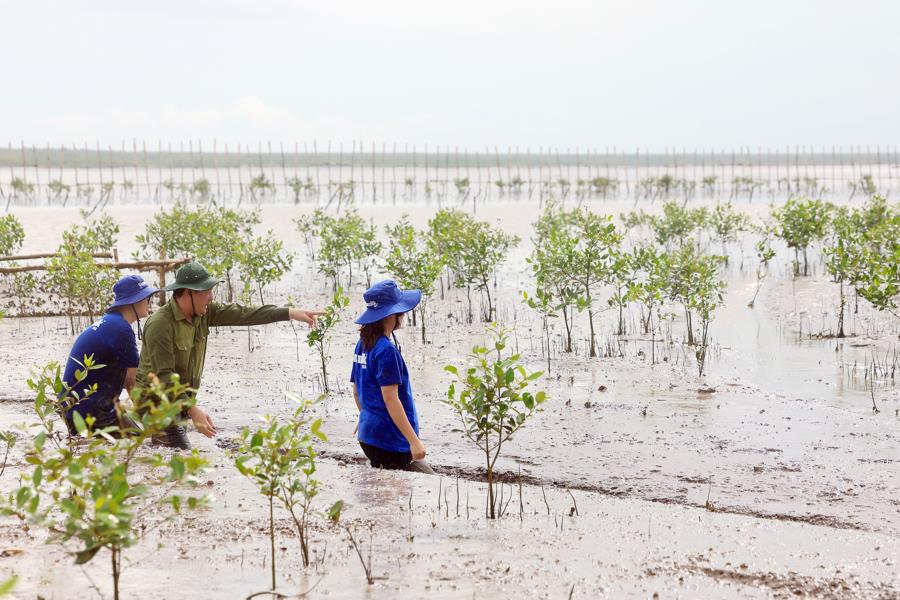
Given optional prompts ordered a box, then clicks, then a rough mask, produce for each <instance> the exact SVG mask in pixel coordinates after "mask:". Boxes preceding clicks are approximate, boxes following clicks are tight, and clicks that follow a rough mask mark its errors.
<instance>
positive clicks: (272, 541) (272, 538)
mask: <svg viewBox="0 0 900 600" xmlns="http://www.w3.org/2000/svg"><path fill="white" fill-rule="evenodd" d="M273 501H274V497H273V494H269V545H270V547H271V549H272V589H273V590H274V589H275V514H274V510H273V506H272V504H273Z"/></svg>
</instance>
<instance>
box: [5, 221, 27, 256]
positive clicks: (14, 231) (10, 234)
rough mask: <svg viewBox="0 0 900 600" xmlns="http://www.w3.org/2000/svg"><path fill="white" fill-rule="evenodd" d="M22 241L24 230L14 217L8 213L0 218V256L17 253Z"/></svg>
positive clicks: (23, 239)
mask: <svg viewBox="0 0 900 600" xmlns="http://www.w3.org/2000/svg"><path fill="white" fill-rule="evenodd" d="M24 241H25V229H24V228H23V227H22V223H21V222H19V219H18V218H16V215H14V214H12V213H9V214H8V215H4V216H2V217H0V255H4V254H12V253H14V252H16V251H18V250H19V248H21V247H22V243H23V242H24Z"/></svg>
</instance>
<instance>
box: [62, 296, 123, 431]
mask: <svg viewBox="0 0 900 600" xmlns="http://www.w3.org/2000/svg"><path fill="white" fill-rule="evenodd" d="M91 355H93V356H94V364H97V365H106V366H104V367H103V368H102V369H96V370H93V371H89V372H88V375H87V377H86V378H85V379H83V380H81V382H79V383H77V384H76V382H75V371H76V370H78V369H82V370H83V369H84V366H83V365H84V357H85V356H91ZM76 361H77V362H76ZM139 362H140V357H139V355H138V350H137V342H135V339H134V331H132V329H131V325H129V324H128V321H126V320H125V317H123V316H122V315H121V314H119V313H118V312H116V311H113V312H109V313H106V314H105V315H103V316H102V317H100V319H99V320H98V321H97V322H96V323H94V324H92V325H91V326H90V327H88V328H87V329H85V330H84V331H82V332H81V335H79V336H78V339H76V340H75V344H74V345H73V346H72V350H71V352H70V353H69V358H68V359H67V360H66V370H65V373H64V374H63V381H65V382H66V384H67V385H69V386H72V387H73V391H74V392H76V393H77V394H78V397H79V398H84V396H85V390H86V389H89V388H90V387H92V386H93V385H94V384H95V383H96V384H97V391H96V392H94V393H93V394H91V395H90V396H88V397H87V398H84V400H82V401H81V402H79V403H78V404H77V406H75V407H73V408H72V409H70V410H68V411H66V420H67V421H71V419H72V417H71V412H72V410H77V411H78V413H79V414H80V415H81V416H82V417H86V416H87V415H93V416H94V417H95V418H96V419H97V420H98V421H101V422H108V421H109V420H110V419H112V418H114V417H115V414H116V408H115V404H114V400H116V399H117V398H118V397H119V393H120V392H121V391H122V388H123V387H124V385H125V371H126V370H127V369H130V368H132V367H137V366H138V363H139Z"/></svg>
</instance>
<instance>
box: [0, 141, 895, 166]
mask: <svg viewBox="0 0 900 600" xmlns="http://www.w3.org/2000/svg"><path fill="white" fill-rule="evenodd" d="M525 165H528V166H535V167H540V166H545V167H567V166H586V167H607V168H617V167H622V168H639V167H665V168H679V167H703V166H706V167H716V166H732V167H764V166H776V165H778V166H784V165H810V166H850V165H900V155H898V151H897V148H896V147H889V148H881V147H875V148H873V147H869V146H866V147H854V148H849V149H848V148H832V149H830V150H827V149H820V150H815V149H813V148H812V147H807V146H795V147H785V148H780V149H775V148H772V149H759V148H757V149H755V150H751V149H750V148H738V149H730V150H687V149H673V150H671V151H663V152H648V151H646V150H634V149H632V150H620V149H616V148H602V149H596V148H591V149H581V148H566V149H559V148H547V147H538V148H526V149H523V148H520V147H516V148H511V147H506V148H498V147H489V148H482V149H474V150H473V149H471V148H468V149H463V148H458V147H455V146H447V145H443V146H442V145H435V146H431V145H424V146H418V145H409V144H365V143H362V142H357V143H351V144H347V143H344V144H336V143H321V142H307V143H291V144H282V143H274V144H273V143H259V144H255V145H247V144H244V145H225V144H214V145H213V146H212V148H210V146H209V145H206V146H204V145H202V144H201V143H199V142H196V143H195V142H187V143H177V144H172V143H158V142H157V143H153V144H150V143H146V142H136V141H132V142H129V143H122V144H121V145H120V147H119V148H113V147H110V146H100V145H98V144H96V143H95V144H83V145H80V146H78V145H71V146H65V147H46V146H44V147H37V146H33V145H25V144H23V143H19V144H13V143H7V145H6V147H5V148H0V167H10V168H11V167H19V168H21V167H37V168H72V167H77V168H95V167H99V168H121V167H149V168H198V169H199V168H235V167H242V166H250V167H259V168H267V167H268V168H271V167H326V166H346V167H360V168H373V167H374V168H378V167H382V168H383V167H426V168H427V167H432V168H460V167H463V168H487V167H500V168H504V167H515V166H525Z"/></svg>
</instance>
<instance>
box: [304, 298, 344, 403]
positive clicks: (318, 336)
mask: <svg viewBox="0 0 900 600" xmlns="http://www.w3.org/2000/svg"><path fill="white" fill-rule="evenodd" d="M348 304H350V298H348V297H347V296H345V295H344V292H343V290H341V288H338V290H337V291H336V292H335V293H334V296H332V298H331V304H329V305H328V306H327V307H326V308H325V314H324V315H322V316H321V317H319V318H318V319H317V320H316V326H315V327H314V328H313V329H311V330H310V332H309V333H308V334H306V343H307V345H308V346H309V347H310V348H315V349H316V350H317V351H318V352H319V360H320V361H321V363H322V388H323V389H324V391H325V393H326V394H327V393H328V392H330V391H331V390H330V388H329V387H328V369H327V362H328V342H329V337H330V333H331V330H333V329H334V327H335V325H337V324H338V323H339V322H340V320H341V311H342V310H343V309H345V308H347V305H348Z"/></svg>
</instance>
